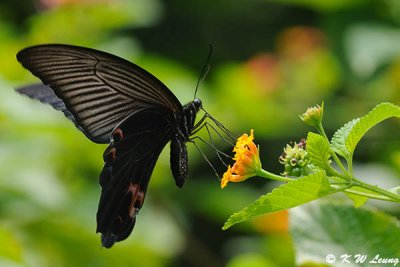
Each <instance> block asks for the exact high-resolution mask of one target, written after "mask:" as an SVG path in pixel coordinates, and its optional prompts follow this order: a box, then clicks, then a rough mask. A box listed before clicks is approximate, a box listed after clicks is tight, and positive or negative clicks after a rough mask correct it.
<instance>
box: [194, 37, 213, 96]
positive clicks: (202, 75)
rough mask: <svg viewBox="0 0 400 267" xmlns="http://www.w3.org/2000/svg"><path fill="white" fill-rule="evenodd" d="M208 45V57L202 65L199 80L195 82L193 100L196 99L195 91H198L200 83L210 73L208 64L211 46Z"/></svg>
mask: <svg viewBox="0 0 400 267" xmlns="http://www.w3.org/2000/svg"><path fill="white" fill-rule="evenodd" d="M208 45H209V47H210V49H209V51H208V56H207V59H206V62H205V63H204V65H203V68H202V69H201V73H200V76H199V79H198V80H197V84H196V89H195V90H194V97H193V99H194V98H196V95H197V90H198V89H199V85H200V83H201V82H202V81H204V79H205V78H206V77H207V74H208V72H209V71H210V64H209V62H210V58H211V54H212V45H211V44H208Z"/></svg>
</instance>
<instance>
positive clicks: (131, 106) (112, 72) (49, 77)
mask: <svg viewBox="0 0 400 267" xmlns="http://www.w3.org/2000/svg"><path fill="white" fill-rule="evenodd" d="M17 59H18V61H19V62H21V63H22V65H23V66H24V67H25V68H27V69H29V70H30V71H31V72H32V73H33V74H34V75H35V76H37V77H39V78H40V79H41V80H42V82H43V83H44V84H45V85H48V86H50V87H51V88H52V89H53V90H54V92H55V94H56V95H57V96H58V97H59V98H60V99H62V100H63V102H64V104H65V105H66V107H67V109H68V110H69V111H70V112H71V113H72V114H73V117H74V118H75V120H76V122H77V124H78V125H79V126H80V127H81V128H82V129H83V131H84V132H85V134H86V135H87V136H88V137H89V138H90V139H91V140H92V141H94V142H96V143H108V142H109V136H110V133H111V131H112V130H113V129H114V127H115V125H117V124H118V123H119V122H120V121H122V120H123V119H124V118H125V117H127V116H128V115H129V114H131V113H132V112H134V111H136V110H139V109H142V108H144V107H149V106H159V107H165V108H167V109H170V110H171V111H172V112H173V113H179V112H181V110H182V105H181V104H180V102H179V101H178V99H177V98H176V97H175V96H174V94H173V93H172V92H171V91H170V90H169V89H168V88H167V87H166V86H165V85H164V84H163V83H162V82H161V81H159V80H158V79H157V78H156V77H154V76H153V75H152V74H150V73H149V72H147V71H145V70H144V69H142V68H140V67H139V66H137V65H135V64H133V63H131V62H129V61H127V60H125V59H122V58H119V57H117V56H114V55H111V54H108V53H105V52H102V51H98V50H94V49H90V48H84V47H78V46H70V45H60V44H53V45H39V46H32V47H28V48H26V49H24V50H22V51H20V52H19V53H18V54H17Z"/></svg>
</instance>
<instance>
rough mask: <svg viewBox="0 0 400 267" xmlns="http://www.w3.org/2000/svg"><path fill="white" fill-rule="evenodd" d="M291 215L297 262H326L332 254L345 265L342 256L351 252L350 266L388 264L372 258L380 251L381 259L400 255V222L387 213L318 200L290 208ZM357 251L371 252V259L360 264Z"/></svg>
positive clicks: (361, 266) (369, 254)
mask: <svg viewBox="0 0 400 267" xmlns="http://www.w3.org/2000/svg"><path fill="white" fill-rule="evenodd" d="M289 216H290V217H289V221H290V232H291V234H292V237H293V242H294V244H295V247H296V254H297V255H296V261H297V264H300V263H302V262H306V261H318V262H323V263H325V262H326V256H327V255H329V254H332V255H334V256H335V257H336V262H335V264H338V265H335V266H342V265H340V262H341V256H342V255H351V256H350V258H348V260H349V261H350V264H345V265H346V266H347V265H348V266H360V267H363V266H384V265H380V264H372V263H371V262H370V261H371V260H373V258H374V257H375V256H376V255H378V254H379V257H381V258H391V259H396V258H399V257H400V250H399V243H398V240H399V239H400V223H399V221H398V220H397V219H396V218H395V217H392V216H389V215H387V214H385V213H383V212H379V211H374V210H367V209H362V208H359V209H357V208H354V207H352V206H349V205H335V204H331V203H329V204H328V203H327V204H320V203H315V202H314V203H310V204H307V205H303V206H301V207H298V208H295V209H292V210H290V212H289ZM356 254H361V255H367V259H366V260H365V261H364V262H358V263H357V264H356V263H355V260H356V258H354V256H355V255H356ZM345 265H343V266H345ZM387 265H388V266H389V265H392V266H393V264H387Z"/></svg>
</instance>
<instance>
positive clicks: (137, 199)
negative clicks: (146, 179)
mask: <svg viewBox="0 0 400 267" xmlns="http://www.w3.org/2000/svg"><path fill="white" fill-rule="evenodd" d="M128 193H131V195H132V199H131V202H130V204H129V217H131V218H133V217H135V215H136V214H137V213H138V211H139V209H140V208H141V207H142V204H143V201H144V196H145V193H144V191H140V186H139V184H132V183H130V185H129V187H128Z"/></svg>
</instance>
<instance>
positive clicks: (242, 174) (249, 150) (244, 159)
mask: <svg viewBox="0 0 400 267" xmlns="http://www.w3.org/2000/svg"><path fill="white" fill-rule="evenodd" d="M253 140H254V131H253V130H251V131H250V136H249V135H247V134H243V135H242V136H240V137H239V138H238V139H237V141H236V145H235V147H234V148H233V152H235V156H234V157H233V159H234V160H235V163H234V164H233V166H232V168H231V166H228V170H227V171H226V172H225V173H224V175H223V177H222V179H221V188H224V187H225V186H226V185H227V184H228V182H241V181H244V180H246V179H248V178H250V177H253V176H256V175H257V173H258V172H259V171H260V170H261V162H260V155H259V150H258V147H257V146H256V144H255V143H254V142H253Z"/></svg>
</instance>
